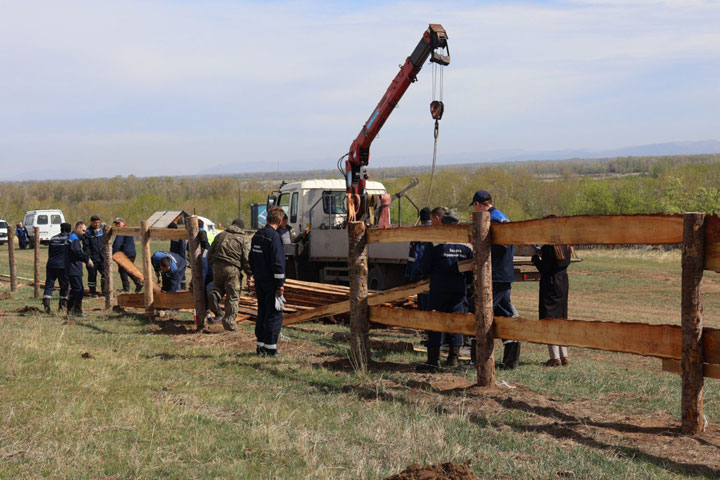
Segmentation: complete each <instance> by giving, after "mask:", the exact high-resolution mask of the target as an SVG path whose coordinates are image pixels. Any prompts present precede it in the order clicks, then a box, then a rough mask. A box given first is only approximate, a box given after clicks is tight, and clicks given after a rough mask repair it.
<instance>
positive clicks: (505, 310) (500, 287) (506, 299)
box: [492, 282, 514, 317]
mask: <svg viewBox="0 0 720 480" xmlns="http://www.w3.org/2000/svg"><path fill="white" fill-rule="evenodd" d="M492 287H493V315H495V316H496V317H513V316H514V315H513V308H512V303H510V291H511V289H512V283H510V282H493V284H492Z"/></svg>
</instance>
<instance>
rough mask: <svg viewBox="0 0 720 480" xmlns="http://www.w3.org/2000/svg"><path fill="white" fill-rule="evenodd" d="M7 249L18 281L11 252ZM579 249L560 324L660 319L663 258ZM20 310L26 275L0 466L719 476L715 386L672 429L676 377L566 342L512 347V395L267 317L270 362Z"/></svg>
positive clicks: (718, 288) (105, 320)
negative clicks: (367, 361) (686, 433)
mask: <svg viewBox="0 0 720 480" xmlns="http://www.w3.org/2000/svg"><path fill="white" fill-rule="evenodd" d="M158 245H160V244H158ZM6 248H7V247H2V248H0V273H7V261H6V259H7V251H6ZM17 254H18V259H19V262H20V265H19V268H18V274H19V275H21V276H24V277H31V276H32V268H31V264H30V262H31V258H32V257H31V252H29V251H17ZM42 255H43V259H44V258H45V255H46V250H45V248H44V247H43V252H42ZM580 255H581V256H582V257H583V258H584V261H583V262H582V263H580V264H575V265H573V266H572V267H571V273H570V282H571V294H570V295H571V301H570V316H571V318H578V319H593V320H613V321H642V322H651V323H674V324H677V323H679V319H680V257H679V253H678V252H668V253H664V252H648V251H628V250H614V251H607V250H594V251H582V252H580ZM43 270H44V269H43ZM43 277H44V272H43ZM704 282H705V283H704V292H705V296H704V300H705V317H704V318H705V323H706V325H707V326H713V327H720V298H719V296H718V292H720V278H719V277H718V275H716V274H711V273H706V277H705V281H704ZM117 285H119V279H117V280H116V286H117ZM537 288H538V286H537V283H525V284H515V285H514V287H513V301H514V303H515V304H516V305H517V307H518V309H519V310H520V312H521V314H522V315H523V316H527V317H530V318H533V317H535V316H537V305H536V303H537ZM7 291H9V284H8V283H7V282H4V281H3V282H0V294H1V293H4V292H7ZM56 295H57V294H56ZM26 305H29V306H38V307H40V301H39V300H34V299H33V298H32V288H31V287H21V288H20V290H19V291H18V292H17V293H14V294H13V296H12V299H9V300H0V321H1V322H2V329H0V351H2V360H3V361H2V362H0V478H23V479H25V478H42V477H50V478H72V479H84V478H93V479H95V478H147V479H153V478H160V477H162V478H257V479H270V478H273V479H274V478H278V479H292V478H323V479H324V478H333V479H334V478H348V479H355V478H374V479H376V478H378V479H379V478H385V477H387V476H389V475H392V474H394V473H398V472H400V471H402V470H403V469H404V468H405V467H406V466H407V465H409V464H411V463H418V464H429V463H441V462H447V461H454V462H457V463H463V462H466V461H471V462H472V463H471V468H472V469H473V471H474V472H475V473H476V474H477V475H478V476H479V477H481V478H560V477H562V478H568V477H572V478H648V479H650V478H652V479H655V478H688V477H690V478H718V477H720V454H719V452H718V450H719V449H720V429H718V428H717V427H716V426H715V425H717V424H718V423H720V405H719V403H720V388H718V382H717V381H716V380H707V382H706V400H705V402H706V412H705V413H706V415H707V417H708V420H709V422H710V427H709V429H708V431H706V432H705V433H704V434H702V435H700V436H699V437H697V438H687V437H683V436H681V435H680V434H679V428H678V427H679V421H678V420H679V412H680V377H679V376H677V375H673V374H669V373H664V372H662V371H661V368H660V360H658V359H652V358H644V357H636V356H630V355H623V354H613V353H608V352H597V351H591V350H583V349H576V348H574V349H571V361H572V365H570V366H569V367H563V368H554V369H549V368H547V367H543V366H542V365H541V364H542V362H544V361H545V360H546V358H547V351H546V347H545V346H542V345H529V344H524V345H523V352H522V357H521V361H522V365H521V366H520V368H518V369H517V370H514V371H510V372H504V371H500V372H498V380H499V381H505V382H506V383H507V385H509V386H510V387H514V388H508V387H507V386H499V387H498V388H497V389H494V390H492V391H489V392H484V391H480V390H478V389H476V388H473V387H472V383H473V379H474V371H473V370H464V369H457V370H453V371H448V372H442V373H436V374H420V373H416V372H415V371H414V368H413V365H414V364H415V363H417V362H420V361H422V359H423V356H422V354H421V353H414V352H396V351H393V350H392V349H390V348H387V349H381V348H376V349H375V350H374V352H373V358H374V359H375V360H377V362H376V363H375V365H374V366H373V368H372V370H371V372H370V373H369V374H368V375H361V374H358V373H356V372H354V371H352V369H351V368H349V362H348V361H347V344H346V342H343V341H341V340H334V339H333V334H335V333H338V332H347V329H346V328H345V327H343V326H337V325H322V324H305V325H300V326H299V328H287V329H285V330H284V333H285V335H287V337H288V339H287V340H283V341H281V342H280V349H281V354H282V355H281V357H280V358H278V359H272V360H271V359H265V358H259V357H257V356H256V355H255V354H254V336H253V334H252V331H253V330H252V329H253V327H252V324H250V323H249V322H243V323H241V328H240V330H239V331H238V332H237V333H223V332H220V331H218V333H214V334H195V333H189V331H190V330H192V329H191V328H190V322H191V318H190V315H189V314H181V315H180V317H179V319H177V320H174V321H171V320H167V321H159V322H158V323H156V324H152V323H149V322H147V321H146V320H144V319H143V318H142V317H141V316H140V315H135V314H118V313H113V314H108V313H105V312H103V311H101V310H100V308H101V307H102V306H103V299H93V300H86V302H85V306H86V308H85V309H86V311H87V312H88V313H90V314H91V315H90V316H89V317H88V318H83V319H75V320H74V321H73V322H69V323H65V319H64V318H63V317H60V316H55V315H53V316H47V315H41V314H36V313H31V314H27V315H20V314H18V313H17V312H16V311H17V309H19V308H22V307H24V306H26ZM55 306H56V300H54V301H53V308H55ZM138 312H139V311H138ZM186 327H187V328H186ZM373 338H375V339H378V340H383V341H385V342H386V343H387V344H391V343H393V342H397V341H401V340H402V341H412V342H414V343H415V344H418V345H419V341H420V336H419V335H415V334H412V333H408V332H393V331H390V330H374V331H373ZM497 350H498V351H499V353H501V347H500V346H499V344H498V349H497ZM85 353H87V354H88V355H86V356H90V357H91V358H83V354H85Z"/></svg>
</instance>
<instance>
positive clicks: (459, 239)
mask: <svg viewBox="0 0 720 480" xmlns="http://www.w3.org/2000/svg"><path fill="white" fill-rule="evenodd" d="M471 238H472V226H471V225H470V224H467V223H466V224H458V225H428V226H420V227H398V228H378V229H370V230H368V231H367V243H368V244H370V243H389V242H451V243H468V242H470V241H471Z"/></svg>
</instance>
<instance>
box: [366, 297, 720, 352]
mask: <svg viewBox="0 0 720 480" xmlns="http://www.w3.org/2000/svg"><path fill="white" fill-rule="evenodd" d="M370 321H371V322H373V323H378V324H382V325H390V326H396V327H406V328H415V329H418V330H432V331H435V332H453V333H462V334H465V335H474V334H475V316H474V315H472V314H470V313H465V314H456V313H440V312H423V311H420V310H409V309H404V308H394V307H381V306H373V307H370ZM493 327H494V336H495V338H503V339H506V340H518V341H524V342H531V343H541V344H552V345H567V346H572V347H583V348H592V349H595V350H605V351H609V352H622V353H633V354H636V355H643V356H649V357H658V358H671V359H676V360H679V359H680V356H681V341H680V327H679V326H675V325H650V324H645V323H617V322H598V321H584V320H562V319H545V320H528V319H524V318H505V317H495V318H494V324H493ZM703 352H704V357H705V362H706V363H712V364H720V330H718V329H713V328H706V329H704V330H703Z"/></svg>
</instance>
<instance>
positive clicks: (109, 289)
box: [103, 225, 115, 310]
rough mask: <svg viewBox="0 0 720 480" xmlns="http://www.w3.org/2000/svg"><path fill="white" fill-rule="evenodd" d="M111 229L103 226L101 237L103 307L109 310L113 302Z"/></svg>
mask: <svg viewBox="0 0 720 480" xmlns="http://www.w3.org/2000/svg"><path fill="white" fill-rule="evenodd" d="M112 236H113V229H112V227H110V226H109V225H106V226H105V231H104V232H103V238H104V240H105V250H104V254H105V291H104V292H103V293H104V294H105V309H106V310H111V309H112V308H113V305H114V304H115V286H114V285H113V283H114V282H113V259H112V244H113V242H112Z"/></svg>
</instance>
